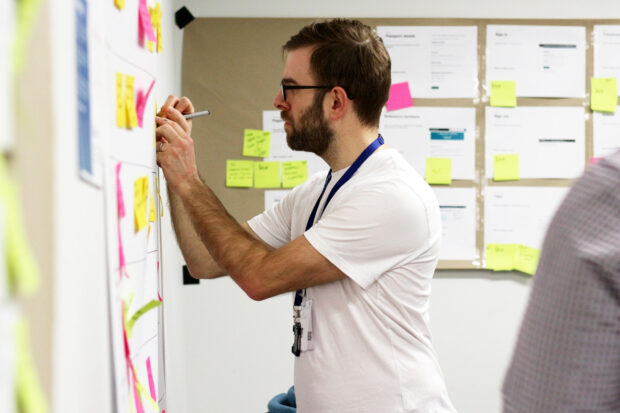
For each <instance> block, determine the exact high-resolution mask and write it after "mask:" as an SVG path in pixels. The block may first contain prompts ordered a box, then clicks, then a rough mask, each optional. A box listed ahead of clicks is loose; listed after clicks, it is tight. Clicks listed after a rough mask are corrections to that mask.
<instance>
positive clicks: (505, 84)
mask: <svg viewBox="0 0 620 413" xmlns="http://www.w3.org/2000/svg"><path fill="white" fill-rule="evenodd" d="M490 103H491V106H501V107H506V108H514V107H515V106H517V82H515V81H514V80H493V81H491V102H490Z"/></svg>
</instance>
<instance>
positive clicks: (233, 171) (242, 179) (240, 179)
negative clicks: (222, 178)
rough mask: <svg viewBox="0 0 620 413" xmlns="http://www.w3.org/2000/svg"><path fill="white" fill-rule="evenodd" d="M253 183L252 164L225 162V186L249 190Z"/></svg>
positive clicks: (233, 161) (234, 161) (251, 162)
mask: <svg viewBox="0 0 620 413" xmlns="http://www.w3.org/2000/svg"><path fill="white" fill-rule="evenodd" d="M253 183H254V162H253V161H240V160H232V159H229V160H227V161H226V186H227V187H231V188H250V187H251V186H252V184H253Z"/></svg>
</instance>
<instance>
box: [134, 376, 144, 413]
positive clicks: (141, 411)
mask: <svg viewBox="0 0 620 413" xmlns="http://www.w3.org/2000/svg"><path fill="white" fill-rule="evenodd" d="M132 387H133V400H134V402H135V403H136V410H137V411H138V413H144V407H142V399H140V396H139V395H138V388H137V386H136V379H135V378H134V380H133V386H132Z"/></svg>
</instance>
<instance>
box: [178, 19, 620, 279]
mask: <svg viewBox="0 0 620 413" xmlns="http://www.w3.org/2000/svg"><path fill="white" fill-rule="evenodd" d="M314 20H316V19H313V18H199V19H196V20H194V21H193V22H192V23H191V24H190V25H188V26H187V27H186V28H185V29H184V38H183V61H182V93H183V95H185V96H188V97H189V98H190V99H191V100H192V102H193V103H194V106H195V108H196V110H205V109H209V110H210V111H211V113H212V115H211V116H210V117H209V118H208V119H205V118H202V119H197V120H195V121H194V124H193V133H192V136H193V137H194V142H195V143H194V144H195V150H196V159H197V163H198V167H199V171H200V174H201V176H202V177H203V179H204V180H205V182H206V183H207V184H208V185H209V186H210V187H211V188H212V190H213V191H214V192H215V194H216V195H217V196H218V197H219V198H220V200H221V201H222V203H223V204H224V205H225V206H226V208H227V209H228V211H229V212H230V214H231V215H232V216H234V217H235V218H236V219H237V220H238V221H239V222H244V221H246V220H248V219H250V218H252V217H253V216H255V215H257V214H259V213H261V212H262V211H263V209H264V195H263V194H264V190H263V189H254V188H248V189H243V188H227V187H226V185H225V184H226V160H227V159H253V158H247V157H243V156H242V145H243V139H242V137H243V131H244V129H246V128H249V129H262V113H263V111H265V110H273V109H274V107H273V105H272V102H273V99H274V97H275V95H276V94H277V93H278V91H279V82H280V78H281V73H282V68H283V62H284V60H283V58H284V56H283V53H282V49H281V47H282V45H283V44H284V43H285V42H286V41H287V40H288V39H289V38H290V36H291V35H293V34H295V33H296V32H298V31H299V29H300V28H301V27H303V26H304V25H306V24H308V23H310V22H312V21H314ZM360 20H361V21H363V22H364V23H366V24H368V25H370V26H371V27H375V28H376V27H377V26H476V27H477V33H478V34H477V41H478V97H477V98H474V99H469V98H441V99H423V98H414V105H415V106H421V107H472V108H475V109H476V142H475V146H476V155H475V156H476V159H475V165H476V174H475V176H476V178H475V179H474V180H472V181H465V180H462V181H461V180H458V181H455V180H453V181H452V184H451V185H449V186H445V185H442V186H441V187H450V188H471V187H474V188H476V202H477V214H476V216H477V220H476V221H477V224H476V247H477V256H478V259H476V260H474V261H445V260H441V261H439V264H438V267H437V268H438V269H451V270H457V269H458V270H461V269H462V270H466V269H482V268H484V265H483V260H482V256H483V249H484V222H483V221H484V220H483V217H484V198H483V195H484V190H485V188H486V187H490V186H496V185H498V186H520V187H525V186H534V187H568V186H570V185H571V184H572V183H573V182H574V180H573V179H521V180H519V181H510V182H494V181H493V180H492V179H487V178H486V176H485V142H484V136H485V108H486V107H487V106H488V105H489V102H488V99H489V98H488V93H487V91H486V90H485V82H486V61H485V60H486V33H487V25H545V26H577V27H585V30H586V70H585V78H584V80H583V81H584V84H585V90H586V94H585V96H584V97H583V98H522V97H518V98H517V106H544V107H554V106H555V107H558V106H559V107H565V106H580V107H584V109H585V133H586V147H585V156H586V162H585V164H586V165H587V163H588V162H587V161H588V160H589V159H590V158H591V157H592V156H593V125H592V124H593V122H592V118H593V116H592V111H591V109H590V82H589V79H590V78H591V77H592V76H593V70H594V69H593V60H594V56H593V54H594V53H593V29H594V26H595V25H620V19H590V20H576V19H553V20H550V19H458V18H433V19H429V18H360Z"/></svg>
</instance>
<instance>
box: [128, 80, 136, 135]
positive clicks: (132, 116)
mask: <svg viewBox="0 0 620 413" xmlns="http://www.w3.org/2000/svg"><path fill="white" fill-rule="evenodd" d="M133 86H134V77H133V76H131V75H125V106H126V107H127V125H128V126H129V127H130V128H135V127H137V126H138V114H137V113H136V99H135V96H134V88H133Z"/></svg>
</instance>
